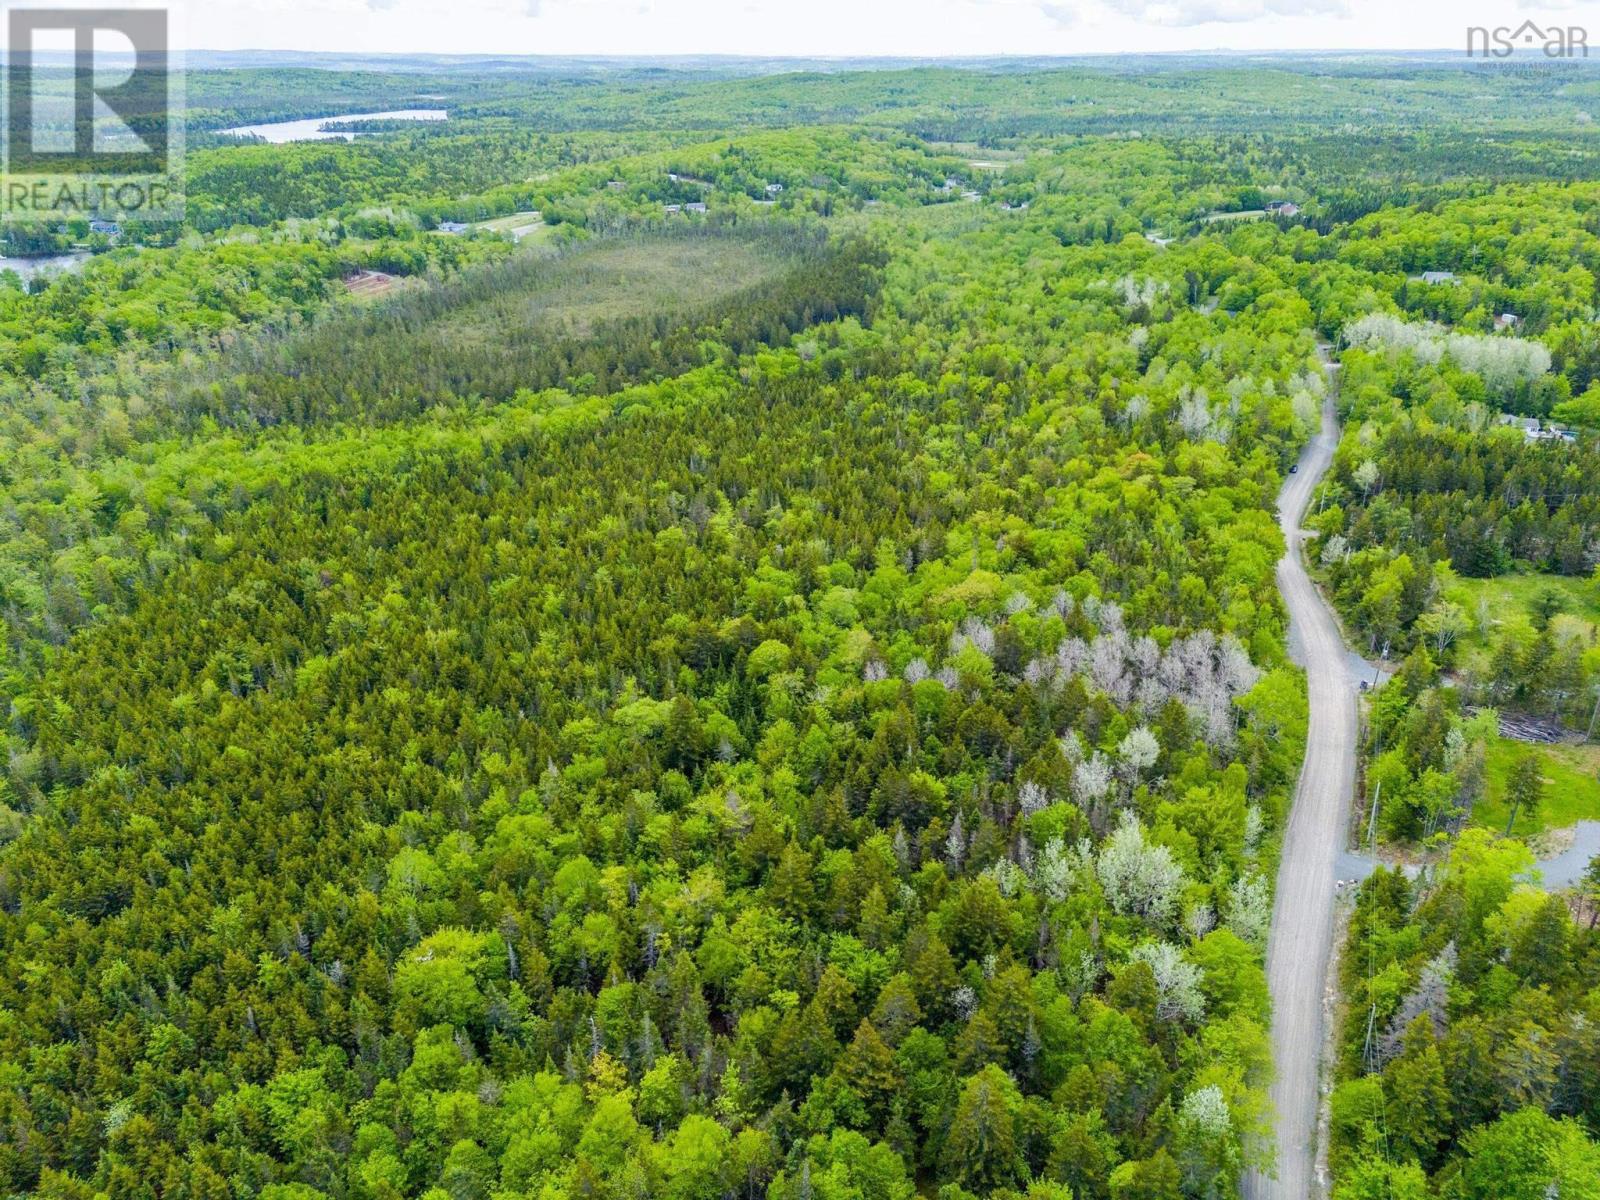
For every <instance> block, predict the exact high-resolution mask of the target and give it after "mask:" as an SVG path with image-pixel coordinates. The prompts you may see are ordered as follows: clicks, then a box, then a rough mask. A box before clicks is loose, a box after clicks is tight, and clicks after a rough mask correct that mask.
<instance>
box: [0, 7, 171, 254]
mask: <svg viewBox="0 0 1600 1200" xmlns="http://www.w3.org/2000/svg"><path fill="white" fill-rule="evenodd" d="M0 6H3V7H4V8H5V10H6V19H5V30H6V37H7V42H6V58H5V70H4V73H3V76H0V77H3V79H4V85H5V87H4V92H5V95H4V104H3V106H0V107H3V112H4V121H3V123H0V216H3V217H4V218H5V220H7V221H13V222H21V221H47V222H55V223H58V224H59V223H60V222H63V221H72V220H80V221H81V220H92V221H112V222H114V221H120V220H145V221H150V220H157V221H159V220H172V219H175V218H177V217H180V216H181V215H182V203H183V193H182V162H181V159H182V152H183V125H182V103H181V91H182V73H181V71H180V70H179V67H178V64H176V63H175V61H174V56H173V53H172V49H171V19H170V12H169V10H168V9H167V8H164V7H160V8H158V7H139V8H103V7H90V6H88V5H81V4H71V3H67V4H62V3H61V2H60V0H56V2H55V3H52V4H50V5H48V6H45V5H38V4H33V3H29V2H28V0H10V2H7V0H0Z"/></svg>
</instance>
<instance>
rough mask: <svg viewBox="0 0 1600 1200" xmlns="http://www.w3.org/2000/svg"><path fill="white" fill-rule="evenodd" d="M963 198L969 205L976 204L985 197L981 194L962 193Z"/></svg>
mask: <svg viewBox="0 0 1600 1200" xmlns="http://www.w3.org/2000/svg"><path fill="white" fill-rule="evenodd" d="M961 198H962V199H963V200H965V201H966V202H967V203H968V204H973V203H975V202H977V201H979V200H982V199H983V196H982V194H981V193H979V192H962V193H961Z"/></svg>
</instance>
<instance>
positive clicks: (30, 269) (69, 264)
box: [0, 250, 89, 283]
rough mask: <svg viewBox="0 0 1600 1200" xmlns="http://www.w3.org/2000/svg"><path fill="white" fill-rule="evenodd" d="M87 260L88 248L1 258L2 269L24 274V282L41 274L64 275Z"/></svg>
mask: <svg viewBox="0 0 1600 1200" xmlns="http://www.w3.org/2000/svg"><path fill="white" fill-rule="evenodd" d="M87 261H89V252H88V251H87V250H75V251H73V252H72V253H71V254H43V255H40V256H39V257H37V258H0V271H15V272H16V273H17V274H18V275H20V276H22V282H23V283H27V282H28V280H30V279H33V278H36V277H37V276H40V275H64V274H66V273H67V272H69V271H76V270H77V269H78V268H79V267H81V266H83V264H84V263H86V262H87Z"/></svg>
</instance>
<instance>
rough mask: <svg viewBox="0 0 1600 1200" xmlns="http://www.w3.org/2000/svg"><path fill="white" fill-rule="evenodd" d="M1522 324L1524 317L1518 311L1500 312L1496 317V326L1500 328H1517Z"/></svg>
mask: <svg viewBox="0 0 1600 1200" xmlns="http://www.w3.org/2000/svg"><path fill="white" fill-rule="evenodd" d="M1521 324H1522V318H1521V317H1519V316H1517V314H1516V313H1500V314H1499V315H1498V316H1496V317H1495V319H1494V327H1495V328H1496V329H1498V330H1506V329H1515V328H1516V327H1517V326H1518V325H1521Z"/></svg>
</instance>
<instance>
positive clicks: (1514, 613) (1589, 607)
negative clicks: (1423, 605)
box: [1444, 572, 1600, 650]
mask: <svg viewBox="0 0 1600 1200" xmlns="http://www.w3.org/2000/svg"><path fill="white" fill-rule="evenodd" d="M1547 590H1548V591H1553V592H1555V593H1556V594H1557V595H1558V596H1560V597H1561V608H1560V610H1559V611H1558V612H1557V613H1556V615H1555V616H1554V617H1553V618H1552V619H1551V622H1550V628H1551V630H1552V632H1554V633H1555V634H1556V636H1557V637H1566V636H1572V635H1576V636H1577V637H1579V638H1581V639H1582V640H1583V641H1584V642H1586V643H1587V642H1590V641H1592V640H1593V638H1594V636H1595V629H1596V627H1597V626H1600V587H1597V586H1596V585H1595V584H1594V582H1593V581H1592V580H1590V579H1585V578H1581V577H1575V576H1571V575H1547V574H1541V573H1537V572H1530V573H1528V574H1522V575H1500V576H1497V577H1496V578H1494V579H1466V578H1458V579H1456V580H1455V581H1454V582H1453V583H1451V584H1450V585H1449V586H1448V587H1446V588H1445V592H1444V595H1445V599H1446V600H1451V601H1454V602H1455V603H1456V604H1459V605H1460V606H1461V607H1462V608H1463V609H1464V610H1465V611H1466V614H1467V620H1468V621H1469V622H1470V623H1471V626H1472V631H1471V632H1470V633H1469V634H1467V635H1466V636H1465V637H1464V638H1462V640H1461V649H1462V650H1479V649H1484V648H1486V647H1487V646H1488V644H1489V642H1490V641H1491V640H1493V639H1496V638H1497V637H1498V635H1499V633H1500V631H1501V630H1506V629H1512V630H1516V631H1517V632H1519V633H1530V632H1532V630H1533V614H1534V604H1535V603H1536V602H1537V601H1538V600H1539V598H1540V596H1541V595H1542V594H1543V593H1544V592H1545V591H1547Z"/></svg>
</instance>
